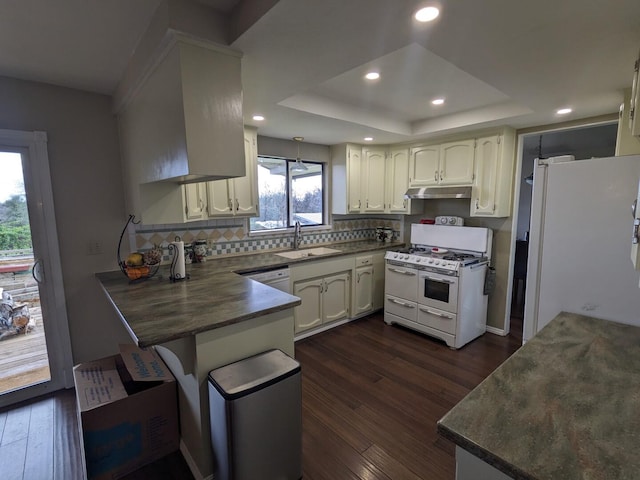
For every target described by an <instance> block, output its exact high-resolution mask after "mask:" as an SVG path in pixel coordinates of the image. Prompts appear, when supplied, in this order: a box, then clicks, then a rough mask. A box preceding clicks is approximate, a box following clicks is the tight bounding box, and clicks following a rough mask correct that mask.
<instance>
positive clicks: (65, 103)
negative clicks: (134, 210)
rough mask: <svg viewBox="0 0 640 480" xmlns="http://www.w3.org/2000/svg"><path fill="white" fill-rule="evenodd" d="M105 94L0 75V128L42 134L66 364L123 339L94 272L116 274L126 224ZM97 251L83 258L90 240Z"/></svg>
mask: <svg viewBox="0 0 640 480" xmlns="http://www.w3.org/2000/svg"><path fill="white" fill-rule="evenodd" d="M110 102H111V99H110V97H107V96H104V95H98V94H92V93H87V92H80V91H77V90H72V89H67V88H60V87H55V86H50V85H44V84H39V83H33V82H24V81H20V80H15V79H11V78H6V77H0V105H2V108H0V128H2V129H9V130H27V131H33V130H41V131H45V132H47V135H48V140H49V144H48V154H49V162H50V169H51V177H52V178H51V181H52V188H53V197H54V205H55V212H56V224H57V229H58V236H59V241H60V250H61V251H60V257H61V262H62V269H63V272H62V274H63V281H64V288H65V294H66V299H67V312H68V317H69V318H68V319H69V329H70V331H71V344H72V350H73V352H72V354H73V361H74V363H79V362H83V361H86V360H89V359H94V358H100V357H103V356H106V355H109V354H111V353H114V352H115V351H117V346H118V343H119V342H130V341H131V340H130V338H129V336H128V334H127V332H126V331H125V329H124V327H123V326H122V324H121V323H120V321H119V320H118V319H117V317H116V315H115V313H114V311H113V310H112V308H111V306H110V305H109V304H108V303H107V300H106V297H105V295H104V294H103V293H102V291H101V290H100V288H99V286H98V283H97V281H96V280H95V278H94V272H99V271H105V270H116V269H117V268H118V266H117V259H116V250H117V245H118V238H119V236H120V231H121V230H122V228H123V226H124V223H125V221H126V216H125V213H124V201H123V187H122V178H121V169H120V156H119V150H118V137H117V129H116V122H115V119H114V117H113V115H112V114H111V103H110ZM94 239H95V240H100V241H101V242H102V247H103V254H101V255H87V244H88V242H89V241H90V240H94Z"/></svg>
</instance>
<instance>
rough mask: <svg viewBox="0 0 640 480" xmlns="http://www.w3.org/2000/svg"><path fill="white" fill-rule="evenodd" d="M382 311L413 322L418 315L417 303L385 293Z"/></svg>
mask: <svg viewBox="0 0 640 480" xmlns="http://www.w3.org/2000/svg"><path fill="white" fill-rule="evenodd" d="M384 311H385V312H388V313H392V314H394V315H397V316H399V317H402V318H406V319H407V320H411V321H412V322H415V321H417V320H416V319H417V316H418V304H417V303H415V302H410V301H408V300H404V299H402V298H397V297H394V296H393V295H385V298H384Z"/></svg>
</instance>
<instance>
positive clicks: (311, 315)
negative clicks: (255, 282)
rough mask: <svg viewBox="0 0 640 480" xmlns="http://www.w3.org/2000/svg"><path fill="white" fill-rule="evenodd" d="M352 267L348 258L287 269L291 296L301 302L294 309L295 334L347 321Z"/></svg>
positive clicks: (307, 263)
mask: <svg viewBox="0 0 640 480" xmlns="http://www.w3.org/2000/svg"><path fill="white" fill-rule="evenodd" d="M353 265H354V264H353V257H352V256H344V257H336V258H328V259H326V260H316V261H313V262H302V263H296V264H293V265H291V268H290V278H291V282H292V284H293V294H294V295H295V296H297V297H300V299H301V300H302V304H301V305H299V306H297V307H295V308H294V320H295V321H294V324H295V333H296V334H298V333H301V332H304V331H305V330H309V329H312V328H315V327H320V326H322V325H324V324H329V323H331V322H337V321H339V320H347V319H349V316H350V312H351V282H352V276H351V275H352V272H353Z"/></svg>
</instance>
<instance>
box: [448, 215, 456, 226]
mask: <svg viewBox="0 0 640 480" xmlns="http://www.w3.org/2000/svg"><path fill="white" fill-rule="evenodd" d="M449 224H451V225H455V224H456V219H455V218H453V217H450V218H449Z"/></svg>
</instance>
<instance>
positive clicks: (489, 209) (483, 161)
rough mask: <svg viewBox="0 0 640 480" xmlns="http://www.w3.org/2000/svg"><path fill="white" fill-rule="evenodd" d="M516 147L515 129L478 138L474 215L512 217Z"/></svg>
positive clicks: (472, 207) (471, 213)
mask: <svg viewBox="0 0 640 480" xmlns="http://www.w3.org/2000/svg"><path fill="white" fill-rule="evenodd" d="M514 147H515V132H514V131H513V130H512V129H505V130H504V131H503V132H502V133H500V134H496V135H489V136H486V137H481V138H478V139H476V148H475V180H474V183H473V187H472V188H471V212H470V215H471V216H472V217H508V216H509V215H510V214H511V196H512V195H511V192H512V189H513V166H514V158H515V148H514Z"/></svg>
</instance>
